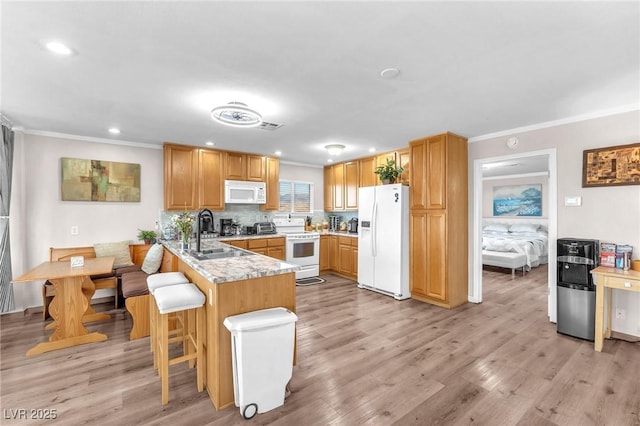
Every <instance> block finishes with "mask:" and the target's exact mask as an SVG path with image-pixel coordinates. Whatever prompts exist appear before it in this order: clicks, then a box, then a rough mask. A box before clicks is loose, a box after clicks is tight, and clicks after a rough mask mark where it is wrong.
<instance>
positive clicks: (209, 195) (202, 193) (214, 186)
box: [198, 149, 224, 210]
mask: <svg viewBox="0 0 640 426" xmlns="http://www.w3.org/2000/svg"><path fill="white" fill-rule="evenodd" d="M198 151H199V152H198V208H201V209H205V208H206V209H210V210H224V175H223V174H222V170H223V161H224V153H223V152H222V151H213V150H210V149H200V150H198Z"/></svg>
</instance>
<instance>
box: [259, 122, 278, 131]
mask: <svg viewBox="0 0 640 426" xmlns="http://www.w3.org/2000/svg"><path fill="white" fill-rule="evenodd" d="M282 126H283V125H282V124H275V123H269V122H267V121H263V122H262V123H260V125H259V126H258V128H259V129H262V130H276V129H279V128H280V127H282Z"/></svg>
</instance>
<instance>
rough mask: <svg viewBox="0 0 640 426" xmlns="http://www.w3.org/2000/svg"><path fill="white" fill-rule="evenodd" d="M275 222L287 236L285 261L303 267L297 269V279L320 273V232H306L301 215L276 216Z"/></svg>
mask: <svg viewBox="0 0 640 426" xmlns="http://www.w3.org/2000/svg"><path fill="white" fill-rule="evenodd" d="M273 223H275V225H276V230H277V231H278V233H279V234H284V236H285V249H286V252H285V253H286V254H285V261H286V262H287V263H292V264H294V265H298V266H300V268H301V269H300V270H299V271H296V279H300V278H310V277H317V276H318V275H320V234H319V233H317V232H305V230H304V218H301V217H291V216H290V215H287V216H286V217H274V219H273Z"/></svg>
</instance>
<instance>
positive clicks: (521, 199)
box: [493, 184, 542, 216]
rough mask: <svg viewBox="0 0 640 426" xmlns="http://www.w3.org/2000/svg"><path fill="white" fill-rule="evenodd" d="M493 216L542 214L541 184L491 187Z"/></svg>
mask: <svg viewBox="0 0 640 426" xmlns="http://www.w3.org/2000/svg"><path fill="white" fill-rule="evenodd" d="M493 215H494V216H542V185H541V184H529V185H509V186H494V187H493Z"/></svg>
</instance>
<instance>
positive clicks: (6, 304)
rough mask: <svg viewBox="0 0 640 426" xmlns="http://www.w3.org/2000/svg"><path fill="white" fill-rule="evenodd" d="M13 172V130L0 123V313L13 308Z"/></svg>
mask: <svg viewBox="0 0 640 426" xmlns="http://www.w3.org/2000/svg"><path fill="white" fill-rule="evenodd" d="M12 170H13V130H11V128H10V127H9V126H5V124H4V123H2V146H1V147H0V238H1V239H0V279H2V281H0V312H10V311H12V310H13V309H14V307H15V302H14V300H13V284H12V283H11V278H12V276H11V247H10V246H9V206H10V204H11V172H12Z"/></svg>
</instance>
